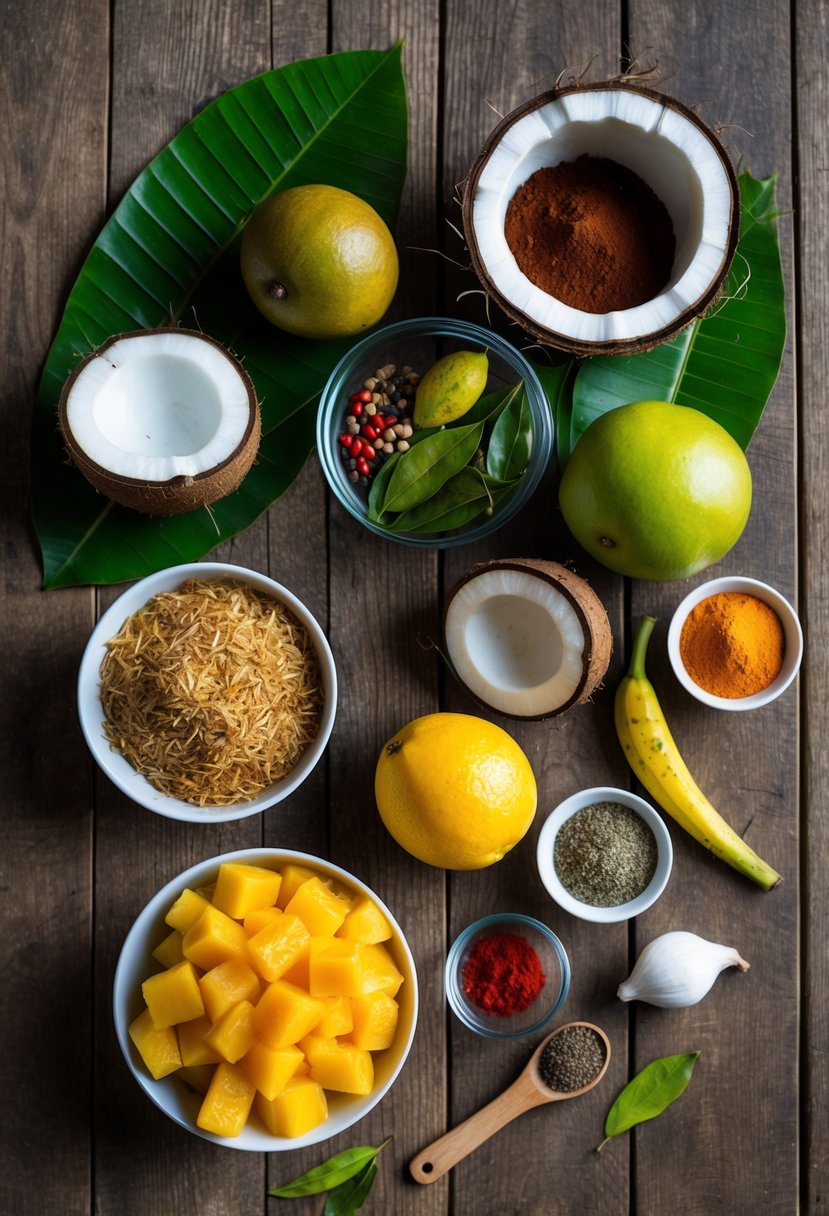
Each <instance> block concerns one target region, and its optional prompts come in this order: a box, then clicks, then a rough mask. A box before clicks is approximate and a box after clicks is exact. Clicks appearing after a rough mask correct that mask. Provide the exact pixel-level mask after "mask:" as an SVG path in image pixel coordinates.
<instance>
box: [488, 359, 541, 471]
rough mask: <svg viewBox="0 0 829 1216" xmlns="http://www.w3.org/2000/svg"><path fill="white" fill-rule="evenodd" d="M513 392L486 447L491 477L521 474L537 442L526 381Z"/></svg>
mask: <svg viewBox="0 0 829 1216" xmlns="http://www.w3.org/2000/svg"><path fill="white" fill-rule="evenodd" d="M519 387H520V391H516V392H515V393H513V395H512V397H511V399H510V402H509V404H508V405H507V407H506V409H504V410H503V411H502V412H501V414H500V416H499V418H498V421H497V422H496V423H495V426H494V427H493V428H492V434H491V436H490V439H489V443H488V445H487V449H486V471H487V473H489V475H490V477H497V478H499V479H500V480H502V481H512V480H513V479H514V478H516V477H520V476H521V474H522V473H523V472H524V471H525V469H526V467H527V465H528V464H529V461H530V454H531V452H532V442H533V426H532V414H531V412H530V403H529V401H528V400H527V394H526V393H525V392H524V386H523V383H522V384H521V385H520V386H519Z"/></svg>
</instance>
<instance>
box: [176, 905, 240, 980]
mask: <svg viewBox="0 0 829 1216" xmlns="http://www.w3.org/2000/svg"><path fill="white" fill-rule="evenodd" d="M181 948H182V950H183V951H184V957H185V958H187V959H190V961H191V962H192V963H195V964H196V966H197V967H203V968H204V970H205V971H209V970H210V969H211V968H212V967H218V965H219V963H224V962H227V960H228V959H229V958H243V959H247V949H248V939H247V937H246V935H245V931H244V929H243V928H242V926H241V925H240V924H239V922H238V921H237V920H233V919H232V918H231V917H230V916H227V915H226V914H225V913H224V912H220V911H219V909H218V908H214V907H213V905H212V904H207V905H206V907H205V909H204V911H203V912H202V914H201V916H200V917H199V919H198V920H197V921H196V922H195V923H194V924H192V925H191V926H190V928H189V929H188V930H187V932H186V933H185V934H184V941H183V942H182V947H181Z"/></svg>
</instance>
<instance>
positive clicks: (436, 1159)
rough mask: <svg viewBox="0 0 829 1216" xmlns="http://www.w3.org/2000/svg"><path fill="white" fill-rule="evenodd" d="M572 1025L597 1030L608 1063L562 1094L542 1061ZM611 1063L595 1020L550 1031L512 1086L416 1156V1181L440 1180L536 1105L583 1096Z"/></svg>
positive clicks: (604, 1037)
mask: <svg viewBox="0 0 829 1216" xmlns="http://www.w3.org/2000/svg"><path fill="white" fill-rule="evenodd" d="M571 1026H587V1027H589V1029H590V1030H593V1031H595V1033H596V1034H597V1035H598V1036H599V1038H600V1039H601V1040H602V1042H603V1043H604V1048H605V1057H604V1063H603V1064H602V1066H601V1068H600V1069H599V1071H598V1072H597V1073H596V1075H595V1077H594V1078H593V1080H592V1081H590V1082H589V1084H587V1085H583V1086H582V1087H581V1089H572V1090H570V1091H569V1092H568V1093H559V1091H558V1090H555V1089H549V1088H548V1087H547V1086H546V1085H545V1084H544V1082H543V1081H542V1080H541V1075H540V1073H539V1071H538V1061H539V1059H540V1057H541V1053H542V1051H543V1050H544V1048H545V1047H546V1046H547V1044H548V1043H549V1042H550V1039H552V1038H554V1037H555V1036H556V1035H557V1034H561V1032H562V1031H563V1030H568V1029H569V1028H570V1027H571ZM609 1063H610V1041H609V1039H608V1037H607V1035H606V1034H605V1032H604V1031H603V1030H601V1029H600V1028H599V1027H598V1026H594V1025H593V1023H592V1022H568V1023H567V1024H566V1025H565V1026H559V1027H558V1029H557V1030H554V1031H553V1033H552V1034H548V1035H547V1037H546V1039H542V1041H541V1042H540V1043H539V1045H538V1047H536V1049H535V1051H534V1052H533V1054H532V1055H531V1056H530V1059H529V1062H528V1063H527V1065H526V1067H525V1068H524V1070H523V1072H522V1073H521V1074H520V1075H519V1077H518V1079H517V1080H515V1081H513V1083H512V1085H510V1086H509V1088H508V1089H505V1090H504V1092H503V1093H502V1094H499V1096H498V1097H497V1098H494V1099H493V1100H492V1101H491V1102H490V1103H488V1104H487V1105H486V1106H484V1107H482V1108H481V1109H480V1110H479V1111H477V1112H476V1113H475V1114H474V1115H470V1117H469V1118H468V1119H466V1120H465V1121H464V1122H463V1123H459V1124H458V1126H457V1127H454V1128H453V1129H452V1130H451V1131H450V1132H447V1133H446V1135H444V1136H441V1137H440V1138H439V1139H437V1140H435V1141H434V1143H433V1144H430V1145H429V1147H428V1148H424V1149H423V1151H422V1152H420V1153H418V1154H417V1156H416V1157H413V1158H412V1160H411V1161H410V1162H409V1171H410V1172H411V1175H412V1177H413V1178H414V1180H415V1182H422V1183H427V1182H435V1181H437V1179H438V1178H442V1177H443V1175H444V1174H445V1173H446V1172H447V1171H448V1170H451V1168H452V1166H453V1165H457V1163H458V1162H459V1161H461V1160H462V1159H463V1158H464V1157H466V1156H467V1155H468V1154H469V1153H471V1152H472V1151H473V1149H476V1148H478V1146H479V1145H481V1144H483V1143H484V1141H485V1140H488V1139H489V1138H490V1136H493V1135H494V1134H495V1133H496V1132H497V1131H500V1129H501V1128H502V1127H504V1126H505V1125H506V1124H507V1123H510V1122H511V1121H512V1120H513V1119H515V1118H517V1117H518V1115H521V1114H523V1113H524V1111H525V1110H532V1108H533V1107H534V1106H543V1105H544V1103H545V1102H563V1101H564V1099H565V1098H579V1097H581V1095H582V1094H586V1093H587V1091H588V1090H589V1089H592V1088H593V1086H594V1085H598V1083H599V1082H600V1081H601V1079H602V1077H603V1076H604V1074H605V1072H606V1071H607V1066H608V1064H609Z"/></svg>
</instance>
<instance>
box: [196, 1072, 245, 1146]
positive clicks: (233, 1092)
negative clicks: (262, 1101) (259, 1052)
mask: <svg viewBox="0 0 829 1216" xmlns="http://www.w3.org/2000/svg"><path fill="white" fill-rule="evenodd" d="M255 1093H256V1089H255V1087H254V1085H253V1083H252V1082H251V1081H249V1080H248V1078H247V1075H246V1074H245V1073H244V1072H243V1071H242V1069H241V1068H239V1067H238V1066H237V1065H235V1064H226V1063H224V1062H222V1063H221V1064H217V1065H216V1071H215V1072H214V1073H213V1077H212V1079H211V1082H210V1085H209V1087H208V1090H207V1093H206V1094H205V1097H204V1101H203V1102H202V1104H201V1108H200V1110H199V1113H198V1116H197V1118H196V1124H197V1125H198V1126H199V1127H200V1128H201V1129H202V1131H205V1132H213V1133H214V1134H215V1135H217V1136H238V1135H239V1133H240V1132H241V1130H242V1128H243V1127H244V1126H245V1123H246V1122H247V1118H248V1115H249V1114H250V1108H251V1106H252V1105H253V1096H254V1094H255Z"/></svg>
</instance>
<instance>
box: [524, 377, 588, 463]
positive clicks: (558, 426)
mask: <svg viewBox="0 0 829 1216" xmlns="http://www.w3.org/2000/svg"><path fill="white" fill-rule="evenodd" d="M533 367H534V369H535V374H536V375H537V376H538V378H539V380H540V381H541V387H542V388H543V389H544V394H545V396H546V398H547V401H548V403H549V406H550V412H551V414H552V415H553V426H554V429H555V442H556V451H557V453H558V458H559V462H560V464H561V466H562V467H564V465H565V464H566V463H567V460H568V458H569V456H570V452H571V450H572V445H571V443H570V422H571V419H572V415H573V376H574V375H575V372H576V367H577V365H576V363H575V362H573V361H570V362H569V363H559V364H558V365H557V366H555V367H549V366H547V365H544V366H542V365H540V364H538V363H535V364H533Z"/></svg>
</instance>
